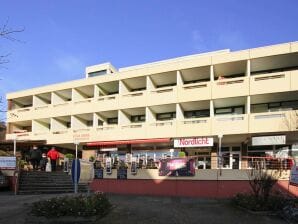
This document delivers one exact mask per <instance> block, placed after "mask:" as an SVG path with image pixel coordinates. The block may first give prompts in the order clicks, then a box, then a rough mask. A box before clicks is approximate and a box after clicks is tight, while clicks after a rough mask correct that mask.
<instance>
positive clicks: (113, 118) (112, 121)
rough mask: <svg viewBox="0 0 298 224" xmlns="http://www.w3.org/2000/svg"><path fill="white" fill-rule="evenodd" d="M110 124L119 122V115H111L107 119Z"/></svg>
mask: <svg viewBox="0 0 298 224" xmlns="http://www.w3.org/2000/svg"><path fill="white" fill-rule="evenodd" d="M107 123H108V124H118V117H111V118H108V119H107Z"/></svg>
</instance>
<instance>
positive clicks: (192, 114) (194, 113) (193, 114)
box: [184, 110, 210, 118]
mask: <svg viewBox="0 0 298 224" xmlns="http://www.w3.org/2000/svg"><path fill="white" fill-rule="evenodd" d="M209 116H210V110H191V111H184V117H185V118H199V117H209Z"/></svg>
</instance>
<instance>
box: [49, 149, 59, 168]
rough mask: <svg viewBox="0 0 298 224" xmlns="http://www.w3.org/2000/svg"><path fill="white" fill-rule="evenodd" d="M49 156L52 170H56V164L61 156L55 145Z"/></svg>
mask: <svg viewBox="0 0 298 224" xmlns="http://www.w3.org/2000/svg"><path fill="white" fill-rule="evenodd" d="M47 156H48V157H49V158H50V159H51V166H52V171H56V164H57V159H58V158H59V153H58V151H57V150H56V149H55V147H52V148H51V150H50V151H48V154H47Z"/></svg>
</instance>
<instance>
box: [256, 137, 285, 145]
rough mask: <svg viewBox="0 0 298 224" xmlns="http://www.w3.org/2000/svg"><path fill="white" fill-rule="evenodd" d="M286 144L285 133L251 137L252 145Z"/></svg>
mask: <svg viewBox="0 0 298 224" xmlns="http://www.w3.org/2000/svg"><path fill="white" fill-rule="evenodd" d="M284 144H286V136H285V135H276V136H262V137H252V145H253V146H258V145H284Z"/></svg>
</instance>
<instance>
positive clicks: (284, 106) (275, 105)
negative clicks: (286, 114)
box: [251, 100, 298, 113]
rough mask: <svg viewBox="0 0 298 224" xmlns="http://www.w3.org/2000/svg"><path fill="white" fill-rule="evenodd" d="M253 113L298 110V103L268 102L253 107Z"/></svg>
mask: <svg viewBox="0 0 298 224" xmlns="http://www.w3.org/2000/svg"><path fill="white" fill-rule="evenodd" d="M251 109H252V113H262V112H274V111H281V110H297V109H298V101H297V100H295V101H283V102H268V103H260V104H252V105H251Z"/></svg>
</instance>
